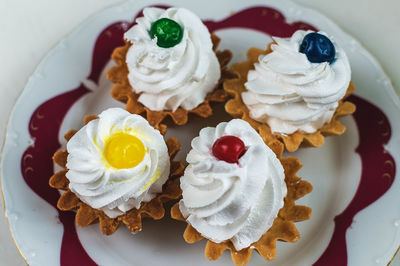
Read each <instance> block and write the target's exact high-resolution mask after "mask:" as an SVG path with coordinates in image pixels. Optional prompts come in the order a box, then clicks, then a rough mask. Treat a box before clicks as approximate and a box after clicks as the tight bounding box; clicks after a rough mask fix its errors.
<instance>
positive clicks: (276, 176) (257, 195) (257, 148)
mask: <svg viewBox="0 0 400 266" xmlns="http://www.w3.org/2000/svg"><path fill="white" fill-rule="evenodd" d="M268 146H269V147H270V148H269V147H268ZM268 146H267V145H266V144H265V143H264V142H263V140H262V139H261V137H260V136H259V135H258V133H257V132H256V131H255V130H254V129H253V128H252V127H251V126H250V125H249V124H248V123H247V122H245V121H244V120H240V119H234V120H232V121H230V122H228V123H226V122H222V123H220V124H219V125H218V126H217V127H216V128H204V129H202V130H201V131H200V136H199V137H196V138H194V139H193V141H192V148H193V149H192V150H191V151H190V152H189V154H188V156H187V161H188V163H189V165H188V166H187V168H186V170H185V174H184V176H183V177H182V178H181V189H182V199H181V200H180V202H179V203H177V204H175V205H174V206H173V207H172V209H171V217H172V218H173V219H176V220H180V221H184V222H187V223H188V225H187V227H186V230H185V232H184V234H183V237H184V239H185V241H186V242H188V243H194V242H197V241H200V240H202V239H206V240H207V244H206V247H205V256H206V257H207V258H208V259H210V260H216V259H218V258H219V257H220V256H221V254H222V253H223V252H224V251H225V250H226V249H229V250H230V251H231V256H232V260H233V262H234V263H235V264H237V265H244V264H247V262H248V261H249V260H250V257H251V254H252V251H253V250H255V251H257V252H258V253H259V254H260V255H261V256H263V257H264V258H265V259H266V260H272V259H274V258H275V256H276V240H282V241H286V242H296V241H297V240H298V239H299V232H298V231H297V229H296V226H295V225H294V222H299V221H304V220H307V219H309V218H310V216H311V209H310V208H309V207H306V206H299V205H296V204H295V200H297V199H299V198H301V197H303V196H304V195H306V194H308V193H310V192H311V190H312V186H311V184H309V183H308V182H307V181H304V180H302V179H301V178H299V177H297V175H296V173H297V171H298V170H299V169H300V168H301V166H302V165H301V163H300V162H299V160H298V159H297V158H295V157H288V158H282V153H283V144H282V143H281V142H279V141H277V140H271V142H269V143H268Z"/></svg>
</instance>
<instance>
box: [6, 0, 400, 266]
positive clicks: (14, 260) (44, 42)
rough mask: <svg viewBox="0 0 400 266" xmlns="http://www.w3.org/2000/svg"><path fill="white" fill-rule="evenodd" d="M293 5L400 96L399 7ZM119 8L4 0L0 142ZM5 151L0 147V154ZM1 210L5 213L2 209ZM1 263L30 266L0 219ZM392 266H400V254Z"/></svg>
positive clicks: (76, 0)
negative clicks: (27, 98) (35, 90)
mask: <svg viewBox="0 0 400 266" xmlns="http://www.w3.org/2000/svg"><path fill="white" fill-rule="evenodd" d="M277 1H279V0H277ZM293 1H294V2H296V3H299V4H302V5H304V6H307V7H311V8H314V9H316V10H318V11H320V12H321V13H323V14H325V15H326V16H327V17H329V18H331V19H332V20H333V21H335V22H336V23H337V24H338V25H339V26H341V28H342V29H343V30H344V31H346V32H348V33H349V34H350V35H352V36H353V37H355V38H356V39H358V40H359V41H360V42H361V43H362V44H363V45H364V46H365V47H366V48H367V50H369V51H370V52H371V53H372V54H373V55H374V56H375V57H376V58H377V59H378V61H379V62H380V63H381V65H382V66H383V68H384V70H385V71H386V73H387V74H388V75H389V76H390V77H391V79H392V82H393V85H394V87H395V88H396V90H397V92H400V75H396V74H398V72H399V70H400V53H399V51H398V49H399V48H398V47H399V45H398V44H399V43H400V35H399V34H398V27H399V26H400V16H398V11H399V10H400V1H398V0H384V1H376V0H353V1H348V0H335V1H321V0H293ZM120 2H121V0H69V1H63V0H35V1H31V0H19V1H12V0H0V28H1V32H2V38H1V41H0V58H1V60H2V64H1V65H0V95H1V96H2V97H0V140H3V138H4V134H5V130H6V123H7V121H8V117H9V114H10V112H11V109H12V107H13V105H14V103H15V101H16V100H17V98H18V96H19V95H20V94H21V92H22V90H23V88H24V86H25V84H26V82H27V81H28V78H29V76H30V75H31V74H32V73H33V71H34V70H35V68H36V66H37V65H38V64H39V62H40V60H41V59H42V58H43V57H44V56H45V55H46V53H47V52H48V51H49V50H50V49H51V48H52V47H54V46H55V45H56V44H57V43H58V42H59V41H60V40H61V39H62V38H63V37H64V36H65V35H66V34H68V33H69V32H71V31H72V30H73V29H74V28H75V27H76V26H78V25H79V24H80V23H81V22H82V21H84V20H85V19H86V18H87V17H89V16H90V15H92V14H94V13H96V12H97V11H99V10H101V9H103V8H105V7H107V6H109V5H113V4H116V3H120ZM6 96H7V97H6ZM2 145H3V141H0V148H1V147H2ZM0 208H1V209H2V211H3V208H4V206H3V205H1V207H0ZM3 213H4V212H3ZM0 258H1V259H0V265H9V266H13V265H26V264H25V262H24V260H23V259H22V257H21V256H20V255H19V253H18V250H17V248H16V247H15V245H14V243H13V241H12V238H11V235H10V233H9V230H8V226H7V222H6V219H5V218H4V215H0ZM391 265H400V254H399V255H397V256H396V258H395V259H394V260H393V262H392V263H391Z"/></svg>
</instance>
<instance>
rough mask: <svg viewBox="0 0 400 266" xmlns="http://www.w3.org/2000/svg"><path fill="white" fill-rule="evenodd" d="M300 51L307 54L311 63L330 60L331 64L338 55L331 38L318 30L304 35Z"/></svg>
mask: <svg viewBox="0 0 400 266" xmlns="http://www.w3.org/2000/svg"><path fill="white" fill-rule="evenodd" d="M299 52H300V53H303V54H305V55H306V56H307V59H308V61H310V62H311V63H322V62H329V64H331V63H332V62H333V61H334V60H335V55H336V51H335V46H334V45H333V43H332V42H331V40H329V38H328V37H326V36H325V35H322V34H319V33H316V32H312V33H309V34H307V35H306V36H304V39H303V41H302V43H301V45H300V49H299Z"/></svg>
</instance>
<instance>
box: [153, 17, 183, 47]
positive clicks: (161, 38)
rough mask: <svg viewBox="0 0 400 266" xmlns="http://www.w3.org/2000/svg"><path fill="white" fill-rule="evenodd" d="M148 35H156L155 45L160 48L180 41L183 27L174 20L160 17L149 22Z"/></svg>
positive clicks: (172, 45)
mask: <svg viewBox="0 0 400 266" xmlns="http://www.w3.org/2000/svg"><path fill="white" fill-rule="evenodd" d="M149 34H150V37H151V38H152V39H154V37H156V36H157V45H158V46H159V47H162V48H170V47H174V46H175V45H177V44H178V43H180V42H181V41H182V38H183V28H182V27H181V26H180V25H179V24H178V23H177V22H176V21H174V20H172V19H169V18H161V19H159V20H157V21H155V22H153V23H152V24H151V27H150V32H149Z"/></svg>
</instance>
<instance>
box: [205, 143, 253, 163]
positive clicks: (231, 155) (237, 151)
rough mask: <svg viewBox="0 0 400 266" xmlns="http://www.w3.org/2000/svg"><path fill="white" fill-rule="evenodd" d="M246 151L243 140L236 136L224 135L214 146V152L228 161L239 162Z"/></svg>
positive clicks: (217, 156) (220, 158)
mask: <svg viewBox="0 0 400 266" xmlns="http://www.w3.org/2000/svg"><path fill="white" fill-rule="evenodd" d="M245 152H246V146H245V145H244V143H243V141H242V140H241V139H239V138H238V137H235V136H223V137H220V138H219V139H217V140H216V141H215V142H214V145H213V146H212V154H213V155H214V156H215V157H216V158H217V159H218V160H222V161H225V162H227V163H238V161H239V158H240V157H242V156H243V154H244V153H245Z"/></svg>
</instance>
